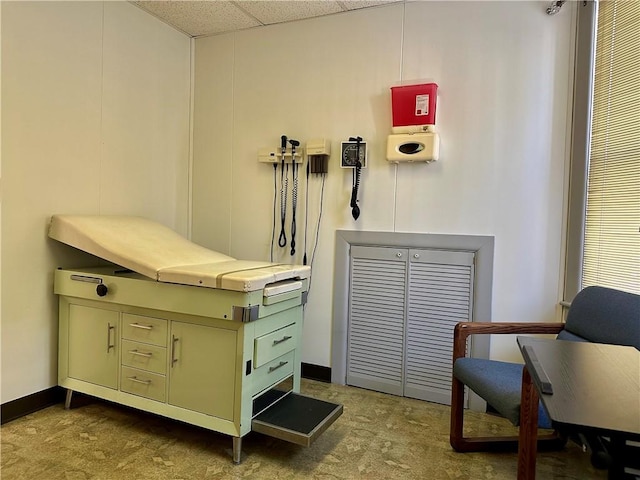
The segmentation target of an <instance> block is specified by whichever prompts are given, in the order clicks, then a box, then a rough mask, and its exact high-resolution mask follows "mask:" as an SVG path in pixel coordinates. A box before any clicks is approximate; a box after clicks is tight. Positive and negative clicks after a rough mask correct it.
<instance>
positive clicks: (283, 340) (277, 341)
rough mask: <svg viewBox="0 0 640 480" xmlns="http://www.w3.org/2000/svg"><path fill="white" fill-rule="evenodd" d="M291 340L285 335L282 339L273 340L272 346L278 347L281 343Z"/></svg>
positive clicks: (289, 336)
mask: <svg viewBox="0 0 640 480" xmlns="http://www.w3.org/2000/svg"><path fill="white" fill-rule="evenodd" d="M291 338H293V337H292V336H291V335H285V336H284V337H282V338H281V339H280V340H274V341H273V345H278V344H280V343H282V342H286V341H287V340H289V339H291Z"/></svg>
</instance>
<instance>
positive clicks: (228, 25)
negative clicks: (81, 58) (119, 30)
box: [132, 0, 260, 37]
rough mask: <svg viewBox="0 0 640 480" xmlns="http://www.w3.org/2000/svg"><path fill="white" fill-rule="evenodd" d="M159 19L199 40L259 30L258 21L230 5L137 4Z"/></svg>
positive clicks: (191, 2) (166, 2) (211, 2)
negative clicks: (200, 37)
mask: <svg viewBox="0 0 640 480" xmlns="http://www.w3.org/2000/svg"><path fill="white" fill-rule="evenodd" d="M132 3H134V4H136V5H138V6H139V7H141V8H143V9H144V10H146V11H148V12H151V13H152V14H154V15H155V16H157V17H158V18H160V19H162V20H164V21H165V22H167V23H169V24H170V25H173V26H174V27H176V28H178V29H180V30H182V31H183V32H185V33H187V34H189V35H191V36H194V37H197V36H200V35H211V34H214V33H222V32H229V31H233V30H242V29H244V28H250V27H257V26H259V25H260V23H259V22H258V21H256V20H255V19H254V18H251V16H249V15H247V14H246V13H244V12H243V11H242V10H240V9H239V8H236V7H235V6H234V5H233V4H232V3H231V2H228V1H211V0H210V1H204V2H203V1H199V2H198V1H175V0H171V1H161V2H158V1H134V2H132Z"/></svg>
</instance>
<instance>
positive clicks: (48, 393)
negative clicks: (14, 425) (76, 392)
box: [0, 386, 65, 424]
mask: <svg viewBox="0 0 640 480" xmlns="http://www.w3.org/2000/svg"><path fill="white" fill-rule="evenodd" d="M64 397H65V389H64V388H62V387H57V386H56V387H51V388H47V389H46V390H42V391H41V392H36V393H32V394H31V395H27V396H26V397H22V398H18V399H16V400H12V401H10V402H6V403H3V404H2V405H0V423H2V424H5V423H7V422H10V421H11V420H15V419H16V418H20V417H23V416H25V415H28V414H30V413H33V412H37V411H38V410H42V409H43V408H46V407H49V406H51V405H55V404H56V403H62V402H64Z"/></svg>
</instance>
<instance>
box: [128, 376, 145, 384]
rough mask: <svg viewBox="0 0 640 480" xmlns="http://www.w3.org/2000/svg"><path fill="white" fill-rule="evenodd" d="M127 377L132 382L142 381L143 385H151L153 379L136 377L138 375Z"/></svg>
mask: <svg viewBox="0 0 640 480" xmlns="http://www.w3.org/2000/svg"><path fill="white" fill-rule="evenodd" d="M127 378H128V379H129V380H131V381H132V382H136V383H142V384H143V385H151V380H140V379H139V378H136V377H127Z"/></svg>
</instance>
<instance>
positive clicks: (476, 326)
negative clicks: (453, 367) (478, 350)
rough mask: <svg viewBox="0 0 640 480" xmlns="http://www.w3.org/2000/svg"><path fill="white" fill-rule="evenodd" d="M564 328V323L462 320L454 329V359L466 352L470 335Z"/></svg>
mask: <svg viewBox="0 0 640 480" xmlns="http://www.w3.org/2000/svg"><path fill="white" fill-rule="evenodd" d="M563 329H564V323H528V322H497V323H491V322H460V323H458V324H457V325H456V326H455V328H454V330H453V361H454V362H455V361H456V359H458V358H460V357H464V356H465V354H466V347H467V338H468V337H469V336H470V335H483V334H484V335H495V334H519V333H521V334H525V333H526V334H532V333H539V334H552V335H553V334H556V335H557V334H558V333H560V332H561V331H562V330H563Z"/></svg>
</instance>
